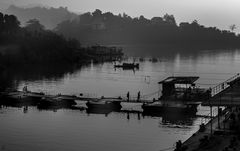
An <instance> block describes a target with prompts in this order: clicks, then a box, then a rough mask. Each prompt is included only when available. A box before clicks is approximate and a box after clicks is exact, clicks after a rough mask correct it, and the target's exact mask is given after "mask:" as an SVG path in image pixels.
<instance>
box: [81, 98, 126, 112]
mask: <svg viewBox="0 0 240 151" xmlns="http://www.w3.org/2000/svg"><path fill="white" fill-rule="evenodd" d="M86 105H87V107H88V108H89V109H93V108H99V109H107V110H108V109H111V110H120V109H121V108H122V106H121V102H120V101H110V100H109V99H96V100H91V101H88V102H87V103H86Z"/></svg>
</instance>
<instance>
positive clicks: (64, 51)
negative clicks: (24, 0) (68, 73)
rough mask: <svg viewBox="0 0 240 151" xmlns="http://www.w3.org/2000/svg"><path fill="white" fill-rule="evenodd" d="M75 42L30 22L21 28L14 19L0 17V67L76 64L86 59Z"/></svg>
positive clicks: (1, 15) (7, 16)
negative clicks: (21, 64) (35, 64)
mask: <svg viewBox="0 0 240 151" xmlns="http://www.w3.org/2000/svg"><path fill="white" fill-rule="evenodd" d="M82 50H83V48H82V47H81V45H80V43H79V42H78V41H77V40H75V39H66V38H64V37H63V36H61V35H58V34H56V33H54V32H52V31H49V30H45V28H44V26H43V25H41V24H40V23H39V21H38V20H36V19H32V20H29V21H28V22H27V25H26V26H25V27H21V26H20V22H19V21H18V19H17V17H16V16H14V15H7V14H5V15H4V14H2V13H0V64H4V65H9V64H19V63H23V64H25V63H27V64H34V63H76V62H79V61H80V62H81V61H84V60H86V59H88V58H87V57H86V56H87V54H84V53H83V51H82Z"/></svg>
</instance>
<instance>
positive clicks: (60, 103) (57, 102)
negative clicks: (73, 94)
mask: <svg viewBox="0 0 240 151" xmlns="http://www.w3.org/2000/svg"><path fill="white" fill-rule="evenodd" d="M73 105H76V102H75V101H74V100H64V99H59V98H57V97H52V96H45V97H43V98H42V99H41V101H39V103H38V105H37V106H38V108H68V107H71V106H73Z"/></svg>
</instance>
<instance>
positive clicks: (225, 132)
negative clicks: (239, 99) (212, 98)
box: [175, 108, 240, 151]
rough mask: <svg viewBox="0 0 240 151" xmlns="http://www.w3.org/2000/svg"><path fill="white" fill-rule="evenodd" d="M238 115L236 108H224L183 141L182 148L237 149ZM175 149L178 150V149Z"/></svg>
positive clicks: (198, 150) (201, 150)
mask: <svg viewBox="0 0 240 151" xmlns="http://www.w3.org/2000/svg"><path fill="white" fill-rule="evenodd" d="M239 115H240V112H239V109H238V108H234V109H230V108H226V109H225V110H224V111H223V112H219V115H217V116H215V117H213V118H212V119H211V120H210V121H209V122H208V123H207V124H206V125H204V126H200V129H199V130H198V131H197V132H196V133H194V134H193V135H192V136H191V137H190V138H189V139H187V140H186V141H185V142H184V143H183V145H182V150H184V151H207V150H211V151H228V150H232V151H235V150H239V149H240V139H239V133H238V132H239V128H238V126H239V125H240V116H239ZM182 150H181V151H182ZM175 151H179V149H176V150H175Z"/></svg>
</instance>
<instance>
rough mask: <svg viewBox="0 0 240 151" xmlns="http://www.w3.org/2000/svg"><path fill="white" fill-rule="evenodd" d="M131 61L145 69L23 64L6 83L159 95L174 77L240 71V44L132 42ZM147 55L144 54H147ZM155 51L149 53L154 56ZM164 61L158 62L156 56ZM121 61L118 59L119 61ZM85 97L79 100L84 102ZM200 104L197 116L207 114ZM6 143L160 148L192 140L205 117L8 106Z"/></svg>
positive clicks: (212, 79)
mask: <svg viewBox="0 0 240 151" xmlns="http://www.w3.org/2000/svg"><path fill="white" fill-rule="evenodd" d="M124 50H125V51H126V54H127V55H128V56H130V57H129V58H126V59H125V60H124V62H133V60H134V61H135V62H138V63H139V64H140V67H139V70H135V71H133V70H122V69H114V63H101V64H100V63H98V64H93V63H92V64H89V65H85V66H76V67H75V66H74V67H68V66H61V67H59V66H58V67H56V66H54V67H52V66H44V67H42V66H41V67H37V68H36V67H34V68H32V67H29V66H28V67H22V68H17V69H9V71H7V73H2V75H1V84H2V85H6V87H16V88H18V89H22V88H23V86H25V85H27V86H28V89H30V90H32V91H38V92H40V91H42V92H45V93H48V94H58V93H61V94H75V95H79V94H80V93H82V94H83V95H84V96H89V97H101V96H106V97H118V96H122V97H125V96H126V93H127V92H128V91H129V92H130V97H131V98H133V99H134V97H135V96H136V95H137V92H138V91H140V92H141V95H142V96H144V99H152V98H156V97H158V93H157V92H158V90H159V86H158V84H157V83H158V82H159V81H160V80H163V79H164V78H166V77H168V76H199V77H200V78H199V80H198V81H197V86H199V87H202V88H209V87H211V86H214V85H216V84H218V83H220V82H223V81H224V80H227V79H228V78H230V77H231V76H234V75H235V74H236V73H238V72H239V71H240V68H239V67H240V51H238V50H218V51H217V50H214V51H213V50H204V51H197V52H193V51H192V52H189V51H184V52H181V53H179V52H177V51H164V52H163V51H161V52H158V51H152V52H151V50H146V48H144V49H143V50H141V49H138V53H135V52H136V51H135V50H134V49H133V48H131V47H128V48H125V49H124ZM142 56H145V58H144V61H140V60H139V57H142ZM146 56H147V57H146ZM153 57H154V58H156V59H157V60H158V61H157V62H153V61H151V60H152V58H153ZM118 63H119V64H120V62H116V64H118ZM82 103H83V102H78V104H82ZM123 108H124V109H125V110H130V111H133V110H134V111H135V110H137V111H141V106H140V105H138V104H134V103H133V104H123ZM207 114H209V109H208V108H207V107H201V106H199V107H198V113H197V115H207ZM0 120H1V124H0V136H1V137H0V150H9V151H10V150H12V151H15V150H23V151H26V150H29V151H31V150H36V151H42V150H44V151H48V150H60V151H64V150H72V151H75V150H83V151H94V150H104V151H112V150H115V151H123V150H126V151H128V150H131V151H141V150H142V151H146V150H148V151H158V150H162V149H167V148H169V150H171V149H172V147H173V146H174V143H175V142H176V141H178V140H182V141H184V140H186V139H187V138H189V137H190V136H191V135H192V134H193V133H194V132H195V131H197V130H198V128H199V124H201V123H202V122H203V121H205V120H203V119H202V118H200V117H198V116H184V115H172V114H165V115H158V116H150V115H145V116H143V115H142V114H141V113H140V112H139V113H138V112H111V113H100V112H99V113H87V112H86V111H85V110H70V109H59V110H48V111H45V110H44V111H43V110H38V109H37V108H35V107H28V108H27V109H26V108H14V107H1V108H0Z"/></svg>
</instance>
